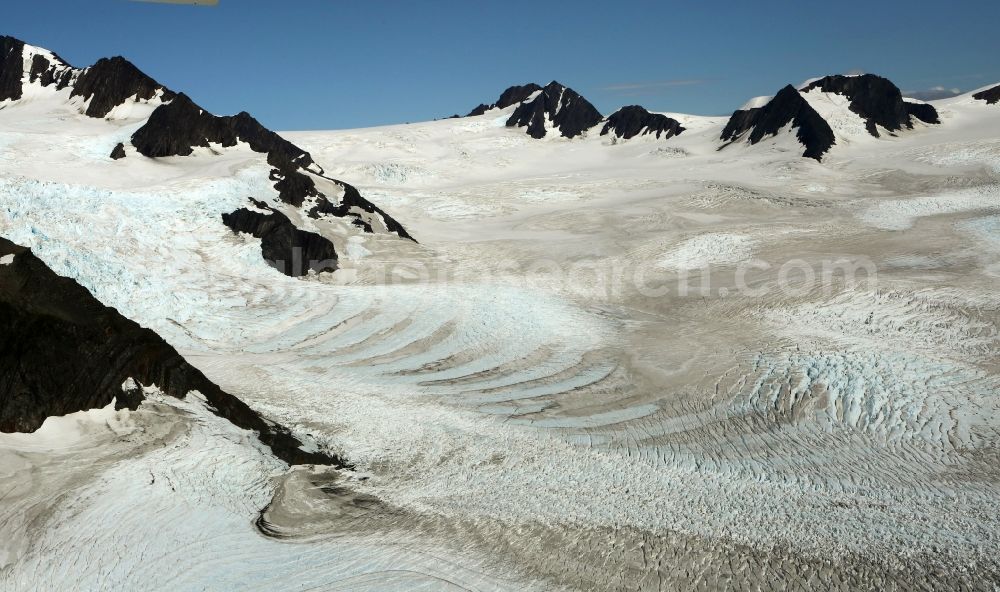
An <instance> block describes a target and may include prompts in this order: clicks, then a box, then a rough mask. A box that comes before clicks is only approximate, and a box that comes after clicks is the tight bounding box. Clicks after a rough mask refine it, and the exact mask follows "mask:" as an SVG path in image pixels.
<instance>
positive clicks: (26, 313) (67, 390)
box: [0, 238, 344, 466]
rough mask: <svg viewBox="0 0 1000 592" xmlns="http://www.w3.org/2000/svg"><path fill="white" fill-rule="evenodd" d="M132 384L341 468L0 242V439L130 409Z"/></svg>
mask: <svg viewBox="0 0 1000 592" xmlns="http://www.w3.org/2000/svg"><path fill="white" fill-rule="evenodd" d="M128 379H133V380H134V381H137V382H138V383H140V384H142V385H146V386H151V385H156V386H157V387H158V388H159V389H160V390H161V391H163V392H164V393H165V394H167V395H169V396H173V397H178V398H183V397H185V396H186V395H187V394H188V393H189V392H191V391H198V392H200V393H201V394H202V395H204V397H205V398H206V400H207V401H208V402H209V404H211V406H212V407H213V408H214V411H215V413H217V414H218V415H219V416H221V417H223V418H226V419H228V420H229V421H231V422H232V423H234V424H235V425H237V426H239V427H241V428H243V429H248V430H254V431H256V432H257V433H258V434H259V436H260V439H261V441H262V442H264V443H265V444H267V445H268V446H270V447H271V449H272V450H273V451H274V453H275V455H277V456H278V457H279V458H281V459H283V460H285V461H286V462H288V463H291V464H332V465H337V466H344V463H343V462H342V461H341V460H340V459H338V458H336V457H333V456H330V455H327V454H323V453H320V452H307V451H305V450H303V449H302V443H301V442H300V441H299V440H298V439H296V438H295V437H294V436H293V435H292V434H291V433H289V432H288V430H286V429H284V428H282V427H281V426H278V425H276V424H274V423H272V422H270V421H268V420H265V419H263V418H262V417H260V415H258V414H257V413H256V412H254V411H253V410H252V409H251V408H250V407H249V406H247V405H246V404H245V403H243V402H242V401H240V400H239V399H238V398H236V397H234V396H233V395H230V394H229V393H226V392H224V391H223V390H222V389H220V388H219V387H218V386H217V385H215V384H214V383H212V382H211V381H210V380H208V379H207V378H206V377H205V375H204V374H202V373H201V372H200V371H199V370H198V369H196V368H194V367H193V366H191V365H190V364H189V363H188V362H187V361H186V360H185V359H184V358H183V357H182V356H181V355H180V354H179V353H177V351H176V350H175V349H174V348H173V347H171V346H170V345H169V344H168V343H167V342H165V341H164V340H163V339H162V338H161V337H160V336H159V335H157V334H156V333H154V332H153V331H150V330H149V329H144V328H143V327H140V326H139V325H138V324H137V323H135V322H133V321H131V320H129V319H127V318H125V317H123V316H122V315H121V314H119V313H118V311H116V310H115V309H113V308H109V307H106V306H104V305H103V304H101V303H100V302H99V301H98V300H97V299H96V298H94V296H93V295H92V294H91V293H90V292H89V291H88V290H87V289H86V288H84V287H83V286H81V285H80V284H78V283H77V282H75V281H73V280H72V279H69V278H65V277H61V276H59V275H57V274H56V273H55V272H53V271H52V270H51V269H49V268H48V266H46V265H45V263H44V262H42V261H41V260H40V259H38V258H37V257H35V255H34V254H33V253H32V252H31V251H30V250H29V249H26V248H24V247H20V246H18V245H15V244H14V243H12V242H10V241H8V240H6V239H3V238H0V431H3V432H15V431H17V432H31V431H35V430H37V429H38V428H39V427H41V425H42V423H43V422H44V421H45V418H47V417H50V416H55V415H66V414H69V413H75V412H78V411H84V410H87V409H95V408H100V407H106V406H107V405H109V404H111V402H112V401H113V400H115V399H117V405H118V407H119V408H125V407H127V408H130V409H136V408H137V407H138V405H139V404H140V403H141V402H142V398H143V395H142V391H141V389H129V390H124V389H123V384H125V382H126V381H127V380H128Z"/></svg>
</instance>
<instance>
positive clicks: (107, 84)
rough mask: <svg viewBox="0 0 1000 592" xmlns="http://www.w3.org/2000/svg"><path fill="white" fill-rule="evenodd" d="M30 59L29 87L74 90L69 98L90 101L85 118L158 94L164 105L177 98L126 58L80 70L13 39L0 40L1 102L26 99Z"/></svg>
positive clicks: (104, 61)
mask: <svg viewBox="0 0 1000 592" xmlns="http://www.w3.org/2000/svg"><path fill="white" fill-rule="evenodd" d="M29 48H30V51H29ZM29 57H30V64H29V65H28V84H38V85H40V86H42V87H54V88H55V90H63V89H65V88H67V87H69V88H71V91H70V97H82V98H83V99H84V100H85V101H87V109H86V110H85V111H84V114H85V115H88V116H90V117H97V118H101V117H107V115H108V114H109V113H110V112H111V111H112V110H113V109H114V108H115V107H118V106H119V105H122V104H124V103H125V102H126V101H127V100H129V99H131V98H134V99H135V100H146V101H148V100H150V99H152V98H154V97H155V96H157V94H158V93H159V94H161V95H162V98H163V100H164V101H169V100H170V99H172V98H173V97H174V93H173V92H171V91H170V90H169V89H167V88H166V87H164V86H163V85H161V84H159V83H158V82H156V81H155V80H153V79H152V78H150V77H149V76H147V75H146V74H144V73H143V72H142V71H141V70H139V69H138V68H136V67H135V66H134V65H133V64H132V63H131V62H129V61H128V60H126V59H125V58H123V57H114V58H102V59H100V60H98V61H97V63H96V64H94V65H93V66H90V67H89V68H85V69H83V70H80V69H78V68H74V67H73V66H71V65H69V64H68V63H66V61H65V60H63V59H62V58H60V57H59V56H57V55H56V54H54V53H52V52H50V51H47V50H41V49H39V48H34V47H32V46H28V45H25V43H24V42H22V41H20V40H18V39H14V38H13V37H0V100H6V99H13V100H17V99H20V98H21V97H22V96H23V93H24V89H23V85H24V81H23V78H24V74H25V71H24V70H25V64H26V62H27V60H28V58H29Z"/></svg>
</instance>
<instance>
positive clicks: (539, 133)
mask: <svg viewBox="0 0 1000 592" xmlns="http://www.w3.org/2000/svg"><path fill="white" fill-rule="evenodd" d="M603 119H604V117H603V116H601V113H600V111H598V110H597V109H596V108H595V107H594V106H593V105H592V104H590V102H589V101H588V100H587V99H585V98H583V97H582V96H580V94H579V93H577V92H576V91H574V90H573V89H571V88H568V87H566V86H563V85H562V84H559V83H558V82H556V81H552V82H550V83H549V84H548V85H546V86H545V88H543V89H542V91H541V92H539V93H538V94H537V96H535V97H534V98H533V99H531V100H530V101H524V102H522V103H521V104H520V105H518V107H517V109H515V110H514V113H513V114H512V115H511V116H510V118H509V119H508V120H507V127H526V128H527V131H528V135H529V136H531V137H532V138H536V139H539V138H544V137H545V134H546V133H547V131H548V130H547V129H546V121H547V120H548V121H551V122H552V126H553V127H554V128H556V129H558V130H559V132H560V133H561V134H562V135H563V136H564V137H566V138H575V137H577V136H579V135H580V134H582V133H583V132H585V131H586V130H588V129H590V128H592V127H594V126H595V125H597V124H598V123H600V122H601V120H603Z"/></svg>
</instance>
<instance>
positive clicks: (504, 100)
mask: <svg viewBox="0 0 1000 592" xmlns="http://www.w3.org/2000/svg"><path fill="white" fill-rule="evenodd" d="M540 90H542V87H540V86H538V85H537V84H535V83H534V82H530V83H528V84H525V85H521V86H512V87H510V88H508V89H507V90H505V91H503V93H501V94H500V98H499V99H497V102H496V103H493V104H490V105H487V104H485V103H484V104H482V105H479V106H478V107H476V108H475V109H473V110H472V111H470V112H469V115H468V117H472V116H474V115H482V114H483V113H486V112H487V111H489V110H490V109H506V108H507V107H510V106H511V105H516V104H518V103H520V102H523V101H527V100H528V98H529V97H531V95H533V94H535V93H536V92H538V91H540Z"/></svg>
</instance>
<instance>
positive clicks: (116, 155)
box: [111, 142, 125, 160]
mask: <svg viewBox="0 0 1000 592" xmlns="http://www.w3.org/2000/svg"><path fill="white" fill-rule="evenodd" d="M123 158H125V144H122V143H121V142H118V145H117V146H115V149H114V150H112V151H111V159H112V160H121V159H123Z"/></svg>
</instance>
